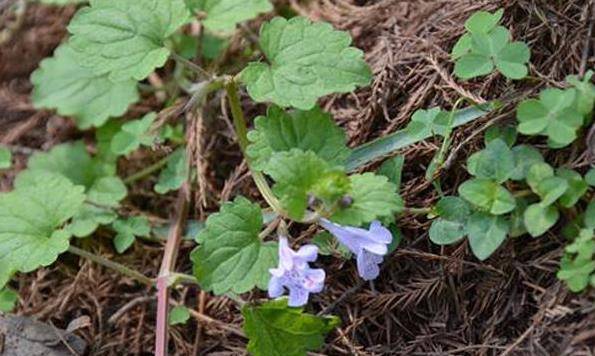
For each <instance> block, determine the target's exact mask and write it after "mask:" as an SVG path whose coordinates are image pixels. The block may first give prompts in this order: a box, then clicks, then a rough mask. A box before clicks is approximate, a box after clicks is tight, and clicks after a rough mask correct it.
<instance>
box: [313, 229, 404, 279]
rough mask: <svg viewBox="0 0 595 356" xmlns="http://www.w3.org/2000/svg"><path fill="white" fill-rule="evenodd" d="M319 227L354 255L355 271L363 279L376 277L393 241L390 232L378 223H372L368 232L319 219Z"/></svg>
mask: <svg viewBox="0 0 595 356" xmlns="http://www.w3.org/2000/svg"><path fill="white" fill-rule="evenodd" d="M320 225H321V226H322V227H323V228H325V229H326V230H328V231H329V232H330V233H331V234H333V235H334V236H335V237H336V238H337V240H339V242H340V243H342V244H343V245H345V246H346V247H347V248H348V249H349V250H351V252H353V253H354V254H355V256H356V259H357V271H358V273H359V275H360V276H361V277H362V278H363V279H365V280H367V281H370V280H373V279H376V277H378V275H379V274H380V267H379V265H380V264H381V263H382V260H383V258H384V255H386V253H387V252H388V244H390V243H391V241H392V240H393V236H392V234H391V232H390V230H388V229H387V228H385V227H384V226H382V224H380V222H379V221H373V222H372V224H370V229H369V230H366V229H362V228H359V227H353V226H341V225H339V224H335V223H333V222H331V221H329V220H327V219H321V220H320Z"/></svg>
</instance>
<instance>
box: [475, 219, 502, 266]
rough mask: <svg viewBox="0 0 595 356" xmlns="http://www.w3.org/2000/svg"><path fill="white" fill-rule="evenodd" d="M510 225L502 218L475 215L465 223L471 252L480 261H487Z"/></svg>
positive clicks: (500, 243) (500, 242)
mask: <svg viewBox="0 0 595 356" xmlns="http://www.w3.org/2000/svg"><path fill="white" fill-rule="evenodd" d="M509 230H510V223H509V222H508V221H507V220H506V219H505V218H504V217H503V216H494V215H488V214H485V213H475V214H473V215H472V216H471V217H470V218H469V221H468V222H467V235H468V236H469V246H471V251H472V252H473V254H474V255H475V257H477V258H478V259H480V260H481V261H483V260H485V259H487V258H488V257H490V256H491V255H492V253H494V251H496V249H498V247H500V245H502V243H503V242H504V240H505V239H506V234H507V233H508V231H509Z"/></svg>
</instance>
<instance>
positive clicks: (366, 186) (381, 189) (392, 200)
mask: <svg viewBox="0 0 595 356" xmlns="http://www.w3.org/2000/svg"><path fill="white" fill-rule="evenodd" d="M349 180H350V182H351V190H350V191H349V194H348V196H349V197H350V198H351V199H350V200H351V203H350V204H349V205H348V206H347V207H341V208H339V209H338V210H337V211H336V212H335V213H334V214H333V215H332V216H331V220H333V221H335V222H337V223H339V224H342V225H351V226H361V225H363V224H366V223H369V222H372V221H374V220H381V219H390V218H393V216H394V214H396V213H398V212H399V211H401V210H402V209H403V201H402V200H401V197H400V196H399V194H398V193H397V186H395V185H394V184H393V183H391V182H389V181H388V178H386V177H384V176H380V175H376V174H374V173H370V172H368V173H364V174H354V175H352V176H350V177H349Z"/></svg>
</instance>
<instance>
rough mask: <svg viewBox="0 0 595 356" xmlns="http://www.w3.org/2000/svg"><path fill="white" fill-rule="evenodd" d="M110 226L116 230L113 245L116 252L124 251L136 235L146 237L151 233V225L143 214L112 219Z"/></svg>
mask: <svg viewBox="0 0 595 356" xmlns="http://www.w3.org/2000/svg"><path fill="white" fill-rule="evenodd" d="M112 227H113V228H114V230H115V231H116V236H115V237H114V247H115V248H116V251H118V253H124V252H125V251H126V250H128V249H129V248H130V246H132V244H133V243H134V241H135V239H136V237H137V236H143V237H147V236H149V234H150V233H151V225H149V220H148V219H147V218H146V217H145V216H134V217H131V218H128V219H125V220H124V219H118V220H116V221H114V223H113V224H112Z"/></svg>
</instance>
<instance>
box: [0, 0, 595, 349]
mask: <svg viewBox="0 0 595 356" xmlns="http://www.w3.org/2000/svg"><path fill="white" fill-rule="evenodd" d="M306 3H309V4H306ZM589 4H590V2H589V1H587V0H565V1H553V0H542V1H530V0H506V1H462V0H427V1H421V0H415V1H404V0H402V1H399V0H378V1H360V0H352V1H347V0H334V1H330V0H319V1H310V2H298V1H293V0H292V1H289V6H291V7H292V8H293V10H295V11H296V12H297V13H299V14H302V15H304V16H309V17H311V18H312V19H317V20H318V19H319V20H326V21H329V22H331V23H332V24H333V25H334V26H336V27H338V28H340V29H343V30H346V31H349V32H350V33H351V34H352V36H353V37H354V41H355V43H356V45H357V46H358V47H360V48H362V49H363V50H364V51H365V52H366V58H367V60H368V62H369V63H370V64H371V66H372V68H373V70H374V73H375V80H374V82H373V84H372V85H371V86H370V87H369V88H365V89H362V90H359V91H358V92H357V93H353V94H348V95H341V96H333V97H329V98H327V99H325V101H324V102H323V105H324V107H325V108H327V109H328V110H330V111H331V112H332V113H333V115H334V117H335V119H336V120H337V121H338V122H339V123H341V125H342V126H343V127H345V128H346V129H347V131H348V134H349V138H350V144H351V145H357V144H360V143H363V142H366V141H369V140H371V139H373V138H375V137H378V136H381V135H383V134H386V133H389V132H392V131H394V130H396V129H399V128H402V127H404V126H405V125H406V123H407V121H408V120H409V118H410V116H411V114H412V113H413V112H414V111H415V110H417V109H420V108H427V107H431V106H441V107H443V108H446V109H448V108H450V107H452V105H453V103H454V102H455V101H456V100H457V99H458V98H459V97H461V96H465V97H468V98H470V99H471V100H473V101H477V102H480V101H482V100H489V99H494V98H499V97H503V96H504V97H506V98H507V99H509V100H511V101H512V102H515V101H518V100H520V99H522V98H525V97H527V96H531V95H535V94H536V93H537V92H538V91H539V90H540V89H542V88H543V87H545V86H561V85H562V82H563V79H564V77H565V76H566V75H568V74H576V73H579V72H581V71H582V70H584V68H585V67H586V68H593V67H594V64H595V57H594V56H593V39H592V38H591V39H589V38H588V37H587V33H588V27H589V26H590V25H591V22H592V21H593V19H594V18H595V14H594V13H593V11H592V10H591V8H590V5H589ZM499 7H503V8H504V9H505V17H504V24H505V25H506V26H507V27H508V28H510V29H511V31H512V33H513V36H514V38H515V39H519V40H523V41H525V42H527V43H528V44H529V46H530V47H531V50H532V57H531V64H532V66H531V73H530V78H528V79H526V80H523V81H520V82H510V81H506V80H505V79H503V78H502V77H501V76H499V75H490V76H488V77H486V78H483V79H482V80H475V81H470V82H461V81H457V80H456V79H455V78H453V77H452V76H451V75H450V73H451V72H452V62H451V61H450V60H449V56H448V52H449V51H450V49H451V47H452V45H453V44H454V42H455V41H456V39H457V38H458V37H459V36H460V35H461V33H462V32H463V23H464V21H465V19H466V18H467V17H468V16H469V15H470V14H472V13H473V12H474V11H476V10H479V9H486V10H494V9H496V8H499ZM73 11H74V9H73V8H71V7H67V8H63V9H49V8H46V7H41V6H37V5H32V6H30V8H29V9H28V11H27V14H26V17H25V23H24V24H23V26H22V27H21V29H20V30H19V31H18V32H16V33H14V34H13V37H12V39H11V40H10V41H9V42H8V43H6V44H4V45H3V46H2V47H0V140H2V142H3V143H5V144H11V145H13V148H14V149H15V151H16V152H18V153H17V160H18V163H17V165H16V169H15V170H14V171H13V172H9V173H8V174H7V175H6V176H5V177H3V179H1V180H0V189H1V190H8V189H10V182H11V179H12V177H13V176H14V174H15V172H16V171H18V170H19V169H22V168H23V167H24V165H25V162H26V157H27V155H28V154H30V153H31V152H32V150H37V149H47V148H49V147H51V146H53V145H55V144H57V143H59V142H62V141H65V140H71V139H77V138H84V139H86V140H88V142H92V140H91V139H92V135H90V134H88V133H84V134H81V133H79V132H77V131H76V130H75V129H74V127H73V125H72V124H71V123H70V122H69V121H68V120H65V119H64V118H61V117H58V116H56V115H54V114H52V113H50V112H37V111H35V110H34V109H32V107H31V105H30V101H29V97H28V94H29V92H30V89H31V86H30V83H29V82H28V75H29V73H30V72H31V71H32V70H33V69H34V68H35V67H36V66H37V63H38V62H39V60H41V59H42V58H43V57H45V56H48V55H50V53H51V51H52V49H53V48H54V47H55V46H57V45H58V44H59V43H60V41H61V40H62V39H63V36H64V35H65V28H64V26H65V24H66V23H67V21H68V19H69V17H70V16H71V15H72V13H73ZM257 25H258V24H252V26H253V27H252V28H253V29H255V28H257ZM242 45H243V42H242V40H241V39H240V37H236V38H235V40H234V43H233V44H232V46H231V49H230V52H229V53H228V55H227V56H226V61H225V63H222V65H229V66H230V67H233V66H235V65H236V63H234V61H233V59H234V58H235V54H237V51H238V49H239V48H241V46H242ZM585 49H587V52H585ZM584 53H587V54H586V55H585V54H584ZM163 75H164V76H167V72H165V73H163ZM220 99H221V98H220V97H215V98H213V100H212V101H211V102H210V103H209V108H208V110H207V112H206V115H205V116H204V118H202V120H201V122H200V125H199V126H197V127H195V129H196V135H197V136H198V142H199V144H198V146H197V147H196V148H195V152H200V153H201V156H200V157H199V159H197V160H196V163H197V164H198V166H199V168H200V170H199V171H200V182H201V184H200V186H198V187H197V188H196V192H200V194H198V193H197V194H198V195H197V196H196V199H195V201H196V203H195V204H194V207H193V209H192V211H191V214H192V217H193V218H196V219H203V218H204V217H205V216H206V215H207V214H208V213H210V212H212V211H215V210H216V209H217V207H218V205H219V201H220V200H222V199H223V200H227V199H229V198H230V197H232V196H234V195H237V194H243V195H246V196H250V197H252V198H255V199H258V194H257V191H255V189H254V187H253V186H252V184H251V180H250V177H249V176H247V175H246V165H245V164H243V163H242V159H241V156H240V154H239V152H238V151H239V150H238V147H237V145H236V143H235V142H234V139H233V135H232V131H231V125H230V124H229V119H228V118H227V115H226V114H225V113H224V114H221V110H220V103H221V101H220ZM159 105H160V104H159V101H158V100H157V99H156V98H154V97H145V100H143V102H142V103H140V104H139V105H137V106H135V108H133V109H132V110H131V111H132V112H133V113H143V112H146V111H149V110H151V109H152V108H155V109H159ZM245 107H246V109H247V111H248V113H249V116H250V117H253V116H254V115H256V114H258V113H261V112H262V111H263V108H264V107H263V106H262V105H258V106H252V104H250V102H249V101H248V100H246V102H245ZM513 121H514V106H513V105H506V106H505V107H503V108H502V109H501V110H500V111H499V112H498V113H496V114H494V115H492V116H490V117H486V118H485V119H482V120H480V121H479V122H476V123H473V124H471V125H468V126H466V127H464V128H461V129H458V130H457V132H456V135H455V139H454V143H453V147H457V154H456V156H454V155H453V157H452V159H451V165H450V166H449V168H448V169H446V170H445V171H443V172H442V176H441V180H442V186H443V188H444V190H445V192H446V193H449V192H452V191H454V190H455V189H456V187H457V186H458V184H459V183H460V182H461V181H462V180H464V179H466V176H465V173H464V169H462V167H463V166H462V165H463V163H464V160H465V158H466V157H467V156H468V155H469V153H470V152H473V151H475V150H477V149H478V147H480V146H481V144H482V132H483V130H485V128H486V126H487V125H486V123H493V122H502V123H505V122H513ZM533 143H535V144H538V143H539V141H533ZM436 149H437V146H436V144H435V143H434V142H423V143H420V144H417V145H414V146H411V147H408V148H407V149H405V150H403V152H401V153H402V154H405V157H406V166H405V173H404V180H403V187H402V194H403V196H404V198H405V199H406V201H407V204H408V205H410V206H424V205H428V204H431V203H432V202H434V201H435V199H436V193H435V192H434V190H433V188H432V187H431V186H429V185H428V184H426V183H425V182H424V180H423V175H424V173H425V167H426V165H427V164H428V163H429V161H430V159H431V157H432V155H433V154H434V152H435V151H436ZM163 150H165V148H159V149H157V150H156V151H143V152H141V153H139V154H138V155H136V156H134V157H132V158H131V159H130V160H128V161H126V162H123V163H122V166H121V172H123V175H126V173H131V172H134V171H135V170H136V169H138V167H142V166H146V165H147V164H148V163H150V162H154V161H155V160H156V159H157V158H158V157H159V156H161V155H163V154H164V151H163ZM544 153H545V154H546V157H547V159H548V161H550V162H551V163H555V164H557V165H560V164H569V165H570V166H572V167H575V168H578V169H585V168H586V167H587V166H588V165H589V164H590V162H589V160H588V158H589V157H588V156H587V154H586V147H585V143H584V139H581V140H578V141H577V143H576V144H575V145H574V146H572V147H570V148H568V149H565V150H562V151H556V152H552V151H549V152H548V151H544ZM371 168H373V167H371ZM174 200H175V199H174V197H173V196H168V197H165V198H164V197H159V196H157V195H154V194H153V193H151V184H150V182H146V181H145V182H139V183H138V184H136V185H135V186H134V187H133V188H132V189H131V194H130V198H129V199H128V200H127V201H126V206H125V211H128V212H143V213H146V214H148V215H149V216H151V217H153V220H154V221H164V220H165V219H168V218H169V217H170V216H169V213H168V212H169V211H170V210H171V207H172V206H173V202H174ZM398 222H399V226H400V227H401V229H402V231H403V235H404V239H403V242H402V244H401V246H400V248H399V249H398V250H397V251H395V252H394V253H393V254H392V255H391V256H390V258H388V259H387V262H386V263H385V265H384V267H383V274H382V276H381V278H379V279H378V280H376V281H375V282H374V283H373V284H372V283H362V282H361V280H360V279H358V278H357V276H356V274H355V271H354V266H353V263H352V262H351V261H338V260H336V259H331V258H323V259H322V263H323V264H324V265H325V268H326V269H327V274H328V276H329V280H328V282H327V285H328V288H327V289H326V290H325V292H324V293H321V294H319V295H316V296H315V297H314V298H313V299H312V303H311V304H310V306H309V309H310V310H311V311H312V312H318V311H321V310H324V311H330V312H333V313H335V314H337V315H339V316H340V317H341V319H342V321H343V324H342V326H341V328H340V330H338V331H337V332H334V333H333V334H332V335H331V336H330V337H329V339H328V344H327V346H326V347H325V349H324V350H323V351H321V352H322V353H324V354H332V355H339V354H356V355H446V354H449V355H450V354H453V355H454V354H461V355H500V354H502V355H506V354H508V355H593V354H594V353H595V332H593V330H595V310H594V309H595V308H594V307H593V305H594V302H595V293H594V292H591V293H590V294H583V295H574V294H571V293H569V292H568V291H567V290H566V289H565V287H564V286H563V285H562V284H561V283H560V282H559V281H558V280H557V279H556V277H555V271H556V270H557V265H558V261H559V258H560V255H561V253H562V248H563V243H564V241H563V240H562V237H561V236H559V235H558V234H557V232H556V230H554V232H552V233H549V234H548V235H547V236H543V237H541V238H539V239H531V238H528V237H522V238H519V239H509V240H508V241H507V242H506V244H505V245H504V246H503V247H502V248H500V249H499V250H498V252H497V253H496V254H495V255H494V256H493V257H492V258H490V259H489V260H488V261H486V262H484V263H480V262H478V261H477V260H476V259H474V258H473V257H472V256H471V255H470V253H469V250H468V248H467V246H466V244H461V245H457V246H454V247H448V248H440V247H437V246H435V245H432V244H431V243H430V242H429V241H428V239H427V227H428V221H426V220H425V219H424V218H423V217H415V216H403V217H399V220H398ZM292 231H293V232H294V235H295V236H298V235H300V237H301V238H306V239H307V238H308V237H309V236H311V235H312V233H313V232H314V231H313V230H312V229H310V230H308V231H302V230H301V227H300V226H293V227H292ZM103 235H105V234H104V233H103V232H99V233H98V234H97V236H95V237H94V238H93V239H92V240H89V241H84V242H82V243H83V244H85V248H87V249H90V250H93V251H95V252H97V253H102V254H104V255H106V256H111V255H113V251H112V249H111V248H110V246H109V243H110V240H109V238H105V236H103ZM190 248H191V246H185V247H183V251H182V253H181V254H180V256H187V253H188V252H189V251H190ZM161 253H162V246H161V245H160V244H150V243H143V244H137V246H136V247H135V249H134V250H133V251H132V252H131V253H129V254H127V255H125V256H120V257H114V258H115V259H116V260H118V261H119V262H122V263H125V264H126V265H129V266H131V267H134V268H137V269H138V270H140V271H142V272H144V273H146V274H147V275H155V274H156V273H157V271H158V268H159V266H158V261H159V260H160V256H161ZM177 270H179V271H189V270H190V264H189V261H188V260H187V259H186V258H185V257H182V258H180V259H179V263H178V266H177ZM16 286H17V287H18V289H19V292H20V295H21V298H22V300H21V304H20V306H19V309H18V311H19V313H23V314H27V315H35V316H37V317H39V318H42V319H49V320H52V322H53V323H54V324H56V325H57V326H62V327H64V326H66V325H67V324H68V322H69V321H70V320H73V319H75V318H77V317H79V316H81V315H88V316H90V317H91V319H92V325H91V327H89V328H85V329H82V330H80V331H78V333H79V334H80V335H81V336H83V337H84V338H85V339H86V340H87V341H89V342H90V343H91V344H92V345H93V346H92V350H91V353H92V354H97V355H107V354H117V355H121V354H147V353H150V352H151V350H152V349H153V332H154V330H153V324H154V313H155V308H156V306H155V300H154V299H153V298H152V296H153V293H154V292H153V291H151V290H149V289H147V288H145V287H141V286H139V285H137V284H135V283H134V282H133V281H131V280H128V279H126V278H122V277H121V276H119V275H117V274H115V273H114V272H111V271H107V270H104V269H101V268H99V267H97V266H96V265H93V264H92V263H90V262H87V261H79V260H78V259H75V258H73V257H72V256H67V255H66V256H64V257H63V258H61V260H60V262H59V263H57V264H56V265H55V266H54V267H52V268H51V269H46V270H39V271H38V272H35V273H32V274H29V275H21V276H19V278H18V280H17V285H16ZM258 297H262V295H258V294H255V295H246V296H244V298H245V299H252V298H258ZM173 299H174V300H175V301H177V302H184V303H186V305H188V306H191V307H194V308H195V309H196V310H197V313H199V314H200V315H206V316H208V317H210V318H211V319H213V320H214V321H211V322H209V323H206V322H205V319H204V318H202V317H201V319H200V320H202V322H197V323H189V324H188V325H187V326H184V327H175V328H173V330H172V333H171V350H172V352H175V354H178V355H189V354H217V355H238V354H243V353H244V351H243V350H244V347H245V343H246V340H245V339H244V338H243V337H241V336H239V335H238V334H239V332H238V328H240V327H241V316H240V314H239V311H238V309H237V307H236V305H235V304H234V302H232V301H230V300H228V299H225V298H219V297H213V296H211V295H209V294H205V293H201V292H200V291H199V290H197V289H196V288H180V289H178V290H176V291H175V292H174V298H173ZM131 301H133V302H132V304H130V303H131ZM122 308H124V309H122ZM118 311H120V312H118ZM114 314H116V315H117V316H118V318H117V320H111V322H110V321H109V320H110V317H113V315H114Z"/></svg>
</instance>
